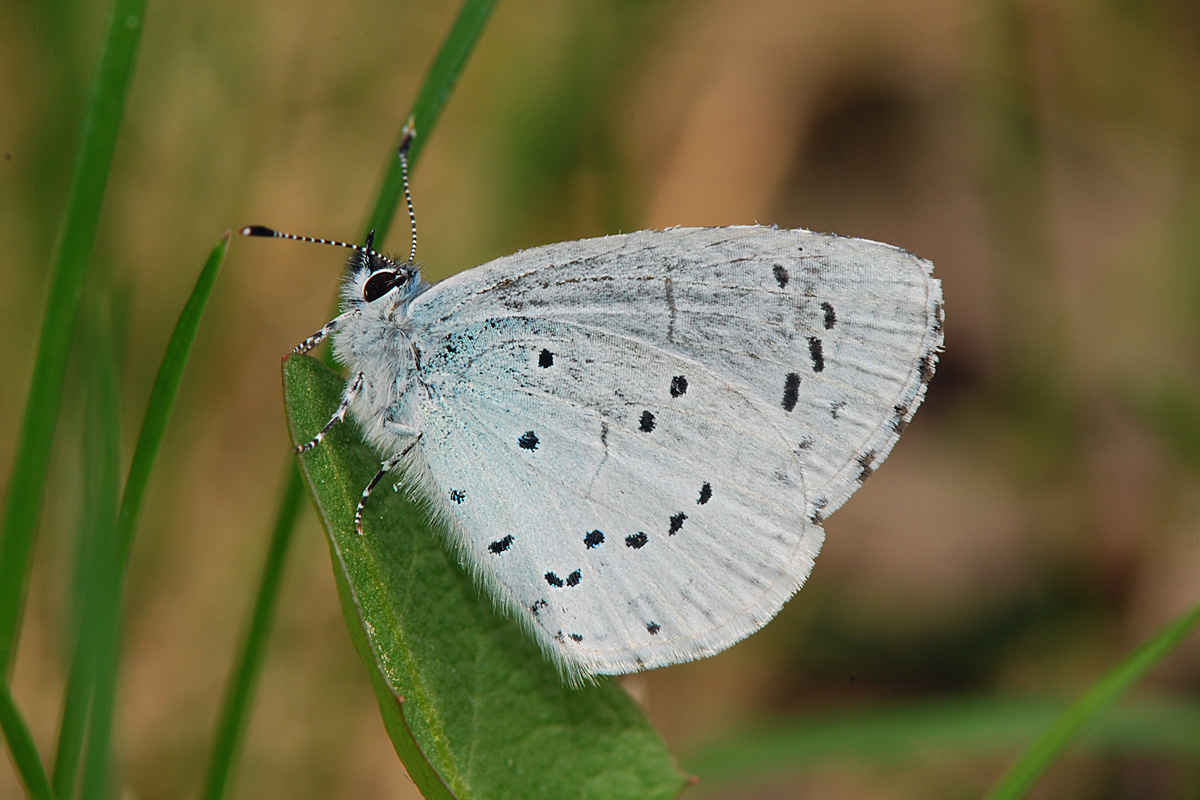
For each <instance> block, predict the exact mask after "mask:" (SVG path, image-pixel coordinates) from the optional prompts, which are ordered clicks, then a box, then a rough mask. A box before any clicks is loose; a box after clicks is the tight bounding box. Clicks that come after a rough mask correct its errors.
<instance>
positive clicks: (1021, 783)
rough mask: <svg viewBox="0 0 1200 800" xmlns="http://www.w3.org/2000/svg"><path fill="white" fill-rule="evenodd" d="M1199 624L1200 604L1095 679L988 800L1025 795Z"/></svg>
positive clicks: (1007, 798)
mask: <svg viewBox="0 0 1200 800" xmlns="http://www.w3.org/2000/svg"><path fill="white" fill-rule="evenodd" d="M1197 625H1200V604H1198V605H1196V606H1194V607H1193V608H1191V609H1190V610H1188V611H1186V612H1184V613H1183V614H1181V615H1179V617H1177V618H1176V619H1175V620H1174V621H1172V622H1171V623H1170V624H1169V625H1167V626H1166V627H1165V628H1163V629H1162V630H1161V631H1159V632H1158V633H1157V634H1155V636H1154V637H1153V638H1151V639H1150V640H1149V641H1147V642H1145V643H1143V644H1142V645H1141V646H1140V647H1138V648H1137V649H1136V650H1134V651H1133V653H1132V654H1131V655H1130V656H1129V658H1127V659H1125V661H1124V662H1123V663H1121V664H1120V666H1118V667H1117V668H1116V669H1114V670H1113V671H1112V672H1110V673H1108V674H1107V675H1105V676H1104V677H1103V678H1101V679H1100V680H1099V681H1098V682H1096V683H1095V684H1094V685H1093V686H1092V687H1091V688H1090V689H1089V690H1088V691H1087V692H1086V693H1085V694H1084V695H1083V697H1081V698H1079V700H1077V701H1076V702H1075V704H1074V705H1072V706H1071V707H1070V708H1068V709H1067V710H1066V711H1064V712H1063V713H1062V715H1061V716H1059V718H1058V719H1057V720H1056V721H1055V722H1054V724H1053V725H1052V726H1051V727H1050V728H1049V729H1048V730H1046V732H1045V733H1043V734H1042V735H1041V737H1039V738H1038V739H1037V741H1035V742H1034V743H1033V744H1032V745H1030V746H1029V748H1028V749H1027V750H1026V751H1025V753H1024V754H1023V755H1022V756H1021V758H1020V759H1019V760H1018V761H1017V763H1016V764H1014V765H1013V766H1012V768H1011V769H1010V770H1009V771H1008V773H1007V774H1006V775H1005V776H1004V777H1003V778H1002V779H1001V780H1000V781H999V782H998V783H997V784H996V786H995V787H994V788H993V789H992V791H991V793H990V794H989V795H988V798H989V800H1012V798H1020V797H1026V796H1028V795H1029V793H1030V792H1031V791H1032V790H1033V787H1034V786H1035V785H1036V784H1037V781H1038V779H1039V778H1040V777H1041V776H1042V774H1043V773H1045V771H1046V770H1048V769H1049V768H1050V766H1051V765H1052V764H1053V763H1054V762H1055V761H1057V760H1058V758H1059V756H1061V755H1062V754H1063V752H1064V751H1065V750H1066V749H1067V747H1068V746H1070V745H1071V744H1072V743H1073V742H1074V741H1075V739H1076V738H1077V737H1078V736H1079V735H1080V733H1081V731H1083V729H1084V727H1085V726H1087V725H1089V724H1091V723H1092V722H1093V721H1094V720H1095V718H1096V717H1097V715H1098V714H1100V712H1102V711H1103V710H1105V709H1106V708H1108V707H1109V706H1111V705H1112V704H1113V702H1115V701H1116V700H1117V698H1119V697H1120V696H1121V695H1122V694H1124V693H1125V691H1126V690H1127V689H1129V687H1131V686H1133V684H1135V683H1137V682H1138V681H1139V680H1141V678H1142V676H1143V675H1145V674H1146V672H1147V671H1149V669H1150V668H1151V667H1153V666H1154V665H1156V664H1158V663H1159V662H1160V661H1162V659H1163V658H1164V657H1165V656H1166V655H1167V654H1168V653H1170V652H1171V651H1172V650H1173V649H1175V647H1176V645H1178V644H1179V643H1180V642H1182V641H1183V640H1184V639H1186V638H1187V637H1188V636H1189V635H1190V634H1191V633H1192V632H1193V631H1194V630H1195V629H1196V627H1197Z"/></svg>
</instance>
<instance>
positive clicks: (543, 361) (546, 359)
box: [538, 348, 554, 369]
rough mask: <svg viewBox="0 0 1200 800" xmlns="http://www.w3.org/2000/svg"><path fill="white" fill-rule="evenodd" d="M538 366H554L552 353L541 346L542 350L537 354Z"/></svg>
mask: <svg viewBox="0 0 1200 800" xmlns="http://www.w3.org/2000/svg"><path fill="white" fill-rule="evenodd" d="M538 366H539V367H541V368H542V369H546V368H547V367H552V366H554V353H551V352H550V351H549V350H546V349H545V348H543V349H542V352H541V353H540V354H539V355H538Z"/></svg>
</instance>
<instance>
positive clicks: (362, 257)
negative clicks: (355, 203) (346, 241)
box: [342, 237, 422, 313]
mask: <svg viewBox="0 0 1200 800" xmlns="http://www.w3.org/2000/svg"><path fill="white" fill-rule="evenodd" d="M421 288H422V285H421V275H420V273H419V272H418V270H417V265H416V264H414V263H412V262H410V261H398V260H396V259H394V258H392V257H390V256H386V255H383V254H382V253H377V252H375V251H374V250H372V249H371V238H370V237H368V238H367V244H366V247H364V248H362V249H356V250H355V251H354V253H353V254H352V255H351V256H350V261H349V263H348V264H347V272H346V279H345V282H344V283H343V285H342V303H343V305H344V306H345V308H346V309H347V310H350V309H353V308H363V309H365V308H372V309H375V308H378V309H380V310H381V311H383V312H384V313H391V311H392V310H394V309H395V308H397V307H400V308H403V307H407V305H408V303H409V302H410V301H411V300H412V299H413V297H415V296H416V295H417V294H418V293H419V292H420V291H421Z"/></svg>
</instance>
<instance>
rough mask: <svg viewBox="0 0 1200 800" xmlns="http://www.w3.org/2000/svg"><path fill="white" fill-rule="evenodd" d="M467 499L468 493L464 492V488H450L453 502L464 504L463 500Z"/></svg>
mask: <svg viewBox="0 0 1200 800" xmlns="http://www.w3.org/2000/svg"><path fill="white" fill-rule="evenodd" d="M466 499H467V493H466V492H464V491H463V490H462V489H451V490H450V500H451V501H452V502H455V503H458V504H459V505H462V501H463V500H466Z"/></svg>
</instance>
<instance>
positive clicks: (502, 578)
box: [421, 317, 822, 674]
mask: <svg viewBox="0 0 1200 800" xmlns="http://www.w3.org/2000/svg"><path fill="white" fill-rule="evenodd" d="M426 358H427V361H426V363H425V365H424V371H425V374H427V375H428V376H430V378H429V380H430V381H431V382H430V384H429V386H428V390H429V391H428V395H427V400H426V401H425V402H424V403H423V404H422V406H423V408H422V410H423V422H422V427H423V437H422V440H421V449H422V452H423V454H424V458H425V459H426V461H427V463H428V466H429V471H430V474H431V475H432V476H433V477H434V480H435V482H436V484H437V489H435V491H438V492H440V493H441V497H442V498H443V499H444V500H445V502H446V503H447V504H448V505H449V507H450V510H451V512H452V515H453V517H454V518H455V520H456V522H457V528H458V529H457V531H456V533H457V535H458V536H460V537H461V540H460V541H459V542H458V544H459V546H460V548H462V550H463V553H464V561H465V562H466V563H468V564H469V565H470V566H471V568H472V569H473V570H474V571H475V572H476V573H477V575H478V576H479V578H480V580H481V583H482V584H483V585H484V586H486V587H488V588H489V589H490V590H491V591H492V592H493V593H495V594H496V595H497V596H498V597H499V599H500V600H501V601H502V602H503V603H504V604H505V605H507V606H508V607H510V608H511V609H512V610H513V611H514V612H515V613H516V614H517V615H518V616H519V617H521V618H523V619H525V620H526V621H529V622H531V623H532V629H533V632H534V634H535V635H536V636H537V637H538V639H539V640H540V641H541V642H542V644H543V645H544V646H545V647H546V648H547V649H548V650H549V651H550V652H551V653H552V654H554V655H555V656H556V657H557V658H558V659H559V661H560V663H562V664H563V665H564V667H565V670H566V671H567V672H568V674H582V673H623V672H630V671H633V670H636V669H639V668H650V667H656V666H662V665H665V664H672V663H677V662H680V661H686V660H690V659H693V658H698V657H700V656H704V655H709V654H712V653H715V652H717V651H719V650H722V649H724V648H725V647H727V646H729V645H730V644H732V643H733V642H736V641H738V640H739V639H741V638H743V637H745V636H746V635H748V634H749V633H751V632H753V631H754V630H757V629H758V628H759V627H761V626H762V625H763V624H764V623H765V622H766V621H767V620H768V619H770V618H771V617H772V616H773V615H774V614H775V613H776V612H777V611H778V610H779V608H780V607H781V606H782V604H783V603H784V602H785V601H786V600H787V598H788V597H790V596H791V595H792V594H793V593H794V592H795V591H796V589H798V588H799V586H800V584H801V583H803V581H804V579H805V577H807V575H808V573H809V571H810V570H811V569H812V562H813V558H814V557H815V556H816V553H817V551H818V550H819V548H820V545H821V540H822V532H821V529H820V528H819V527H818V526H816V525H814V524H812V523H810V522H809V521H808V520H807V519H806V517H805V514H804V500H803V498H804V487H803V477H802V465H801V462H800V460H799V459H798V458H797V456H796V454H795V453H794V451H793V449H792V448H791V447H790V446H789V444H788V443H787V441H786V440H785V438H784V437H783V435H782V432H781V431H780V430H778V427H777V426H776V424H775V421H774V419H773V417H774V416H775V415H774V414H773V413H772V411H771V409H770V408H768V407H766V406H764V405H763V404H762V403H761V402H760V401H759V400H758V399H757V398H755V397H754V396H753V395H750V394H748V393H746V392H745V391H744V390H743V389H742V388H741V387H738V386H735V385H731V384H730V383H729V382H728V381H727V380H725V379H724V378H722V377H721V376H720V375H718V374H716V373H715V372H713V371H712V370H711V369H709V368H707V367H706V366H704V365H702V364H700V363H698V362H696V361H692V360H690V359H686V358H684V357H682V356H680V355H677V354H674V353H671V352H669V351H667V350H664V349H662V348H659V347H655V346H653V345H650V344H647V343H645V342H643V341H640V340H638V339H632V338H628V337H624V336H620V335H617V334H613V333H609V332H605V331H600V330H596V329H595V328H591V327H588V326H583V325H579V324H576V323H574V322H557V321H546V320H530V319H524V318H515V317H509V318H499V319H483V320H476V321H473V322H470V323H469V324H467V325H465V326H462V327H458V328H457V329H456V330H455V331H454V332H453V333H452V334H448V335H447V336H446V338H445V339H444V340H443V346H442V347H441V348H440V349H439V350H437V351H435V352H432V353H429V354H428V355H427V356H426Z"/></svg>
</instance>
